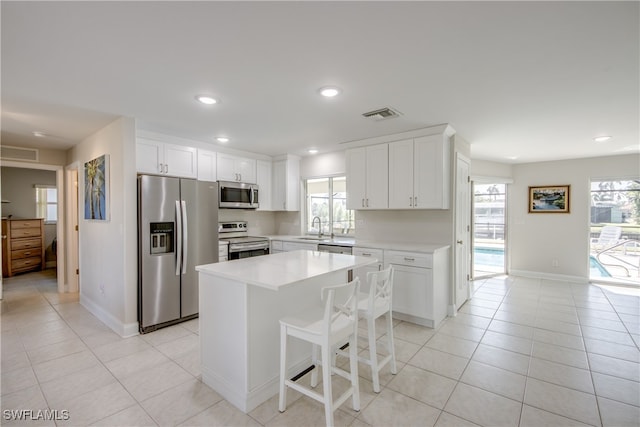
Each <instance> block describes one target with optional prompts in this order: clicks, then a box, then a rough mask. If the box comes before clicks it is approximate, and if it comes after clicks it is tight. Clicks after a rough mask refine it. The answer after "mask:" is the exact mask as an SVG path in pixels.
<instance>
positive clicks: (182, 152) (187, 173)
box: [136, 138, 198, 178]
mask: <svg viewBox="0 0 640 427" xmlns="http://www.w3.org/2000/svg"><path fill="white" fill-rule="evenodd" d="M197 153H198V150H197V149H195V148H193V147H187V146H184V145H175V144H169V143H166V142H160V141H155V140H152V139H146V138H137V140H136V169H137V171H138V172H141V173H152V174H159V175H167V176H177V177H182V178H197V177H198V161H197Z"/></svg>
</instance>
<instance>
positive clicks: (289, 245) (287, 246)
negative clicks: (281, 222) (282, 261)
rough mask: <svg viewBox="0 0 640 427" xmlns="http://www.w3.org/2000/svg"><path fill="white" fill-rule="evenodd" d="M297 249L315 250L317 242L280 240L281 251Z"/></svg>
mask: <svg viewBox="0 0 640 427" xmlns="http://www.w3.org/2000/svg"><path fill="white" fill-rule="evenodd" d="M299 250H307V251H317V250H318V244H317V243H298V242H282V251H283V252H290V251H299Z"/></svg>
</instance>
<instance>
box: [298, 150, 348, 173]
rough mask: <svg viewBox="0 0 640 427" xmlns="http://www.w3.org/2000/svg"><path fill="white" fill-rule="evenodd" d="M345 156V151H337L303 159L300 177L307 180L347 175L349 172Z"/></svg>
mask: <svg viewBox="0 0 640 427" xmlns="http://www.w3.org/2000/svg"><path fill="white" fill-rule="evenodd" d="M345 154H346V152H345V151H335V152H332V153H325V154H318V155H316V156H307V157H303V158H302V159H301V160H300V176H301V177H302V179H306V178H314V177H318V176H331V175H342V174H345V173H346V170H347V168H346V156H345Z"/></svg>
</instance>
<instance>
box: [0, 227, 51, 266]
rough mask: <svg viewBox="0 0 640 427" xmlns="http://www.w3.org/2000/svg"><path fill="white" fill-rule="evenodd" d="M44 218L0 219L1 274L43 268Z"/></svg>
mask: <svg viewBox="0 0 640 427" xmlns="http://www.w3.org/2000/svg"><path fill="white" fill-rule="evenodd" d="M44 265H45V259H44V220H42V219H3V220H2V276H3V277H11V276H13V275H15V274H18V273H24V272H27V271H34V270H41V269H44Z"/></svg>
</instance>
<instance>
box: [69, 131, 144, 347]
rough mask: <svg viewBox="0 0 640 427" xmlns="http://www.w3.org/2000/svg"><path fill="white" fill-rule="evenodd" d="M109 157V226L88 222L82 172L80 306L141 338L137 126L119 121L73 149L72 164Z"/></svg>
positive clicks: (116, 328)
mask: <svg viewBox="0 0 640 427" xmlns="http://www.w3.org/2000/svg"><path fill="white" fill-rule="evenodd" d="M103 154H108V155H109V162H110V174H109V175H110V178H109V180H110V190H109V198H110V202H109V220H108V221H88V220H85V219H84V212H83V209H84V208H83V207H84V191H83V189H84V172H83V171H82V170H80V171H79V181H80V182H79V188H80V191H79V201H78V205H79V206H80V211H81V212H80V214H79V218H80V221H79V228H80V232H79V236H80V237H79V240H80V242H79V246H80V247H79V252H80V303H81V304H82V305H83V306H85V307H86V308H87V309H88V310H89V311H91V312H92V313H93V314H94V315H95V316H96V317H98V318H99V319H101V320H102V321H103V322H105V323H106V324H107V325H108V326H109V327H111V328H112V329H113V330H114V331H115V332H116V333H118V334H119V335H121V336H129V335H134V334H137V333H138V325H137V259H138V256H137V219H136V218H137V214H136V212H137V208H136V200H137V196H136V193H137V190H136V188H137V187H136V170H135V122H134V120H133V119H130V118H120V119H118V120H116V121H114V122H113V123H111V124H109V125H108V126H106V127H104V128H103V129H101V130H100V131H98V132H96V133H95V134H93V135H91V136H90V137H88V138H87V139H85V140H84V141H82V142H81V143H80V144H78V145H77V146H75V147H74V148H73V149H71V151H70V154H69V162H70V163H72V162H75V161H77V162H78V163H79V164H80V165H81V167H82V166H83V165H84V163H85V162H87V161H89V160H91V159H94V158H96V157H99V156H101V155H103Z"/></svg>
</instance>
